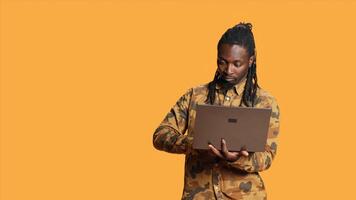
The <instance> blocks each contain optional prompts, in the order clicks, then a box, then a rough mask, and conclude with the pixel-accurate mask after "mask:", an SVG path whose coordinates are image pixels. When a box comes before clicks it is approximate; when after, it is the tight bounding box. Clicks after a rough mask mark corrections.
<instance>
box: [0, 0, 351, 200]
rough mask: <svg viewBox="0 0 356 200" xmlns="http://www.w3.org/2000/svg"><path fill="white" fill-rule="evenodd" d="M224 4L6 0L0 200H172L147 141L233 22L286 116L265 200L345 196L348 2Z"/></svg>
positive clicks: (170, 161)
mask: <svg viewBox="0 0 356 200" xmlns="http://www.w3.org/2000/svg"><path fill="white" fill-rule="evenodd" d="M223 2H224V3H222V1H217V0H216V1H215V0H205V1H178V0H170V1H163V0H160V1H144V0H141V1H128V0H127V1H114V0H111V1H108V0H104V1H99V0H98V1H89V0H87V1H84V0H77V1H66V0H62V1H54V0H53V1H50V0H47V1H45V0H39V1H18V0H13V1H9V0H6V1H5V0H3V1H1V199H2V200H23V199H26V200H30V199H31V200H32V199H33V200H48V199H51V200H56V199H58V200H63V199H87V200H89V199H106V200H109V199H179V198H180V197H181V194H182V189H183V167H184V157H183V155H175V154H168V153H165V152H160V151H157V150H155V149H154V147H153V145H152V134H153V132H154V130H155V129H156V128H157V126H158V124H159V123H160V122H161V120H162V119H163V117H164V116H165V115H166V113H167V112H168V111H169V109H170V108H171V106H172V105H173V104H174V103H175V102H176V100H177V99H178V98H179V97H180V96H181V95H182V94H183V92H185V91H186V90H187V89H188V88H190V87H193V86H196V85H198V84H201V83H206V82H208V81H210V80H211V79H212V78H213V75H214V72H215V69H216V65H215V63H216V44H217V41H218V40H219V38H220V36H221V35H222V34H223V33H224V32H225V30H226V29H227V28H229V27H231V26H233V25H235V24H237V23H238V22H240V21H247V22H251V23H252V24H253V32H254V35H255V40H256V47H257V52H258V54H257V55H258V56H257V72H258V77H259V83H260V85H261V86H262V87H263V88H265V89H266V90H268V91H269V92H270V93H271V94H272V95H274V96H275V97H276V99H277V101H278V103H279V106H280V108H281V131H280V136H279V149H278V154H277V157H276V159H275V161H274V162H273V164H272V167H271V168H270V169H269V170H267V171H265V172H262V173H261V174H262V177H263V179H264V181H265V184H266V188H267V192H268V197H269V199H272V200H279V199H280V200H285V199H288V200H290V199H350V198H352V197H353V196H354V191H353V190H354V187H355V186H354V180H355V178H356V172H355V167H356V166H355V155H354V153H355V144H354V143H355V139H356V136H355V133H356V131H355V123H354V120H355V117H354V116H355V112H356V109H355V101H356V99H355V94H354V93H355V89H354V86H355V85H356V80H355V79H356V78H355V77H354V76H355V72H356V69H355V67H356V61H355V59H354V58H355V50H354V48H355V46H356V39H355V35H356V28H355V18H356V12H355V11H356V3H352V2H351V1H336V0H335V1H331V0H330V1H297V0H294V1H268V2H265V1H257V0H253V1H237V0H234V1H223Z"/></svg>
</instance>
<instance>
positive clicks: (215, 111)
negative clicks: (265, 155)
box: [193, 104, 272, 152]
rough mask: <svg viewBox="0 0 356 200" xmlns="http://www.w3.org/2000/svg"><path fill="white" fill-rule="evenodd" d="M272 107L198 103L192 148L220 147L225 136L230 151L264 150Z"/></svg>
mask: <svg viewBox="0 0 356 200" xmlns="http://www.w3.org/2000/svg"><path fill="white" fill-rule="evenodd" d="M271 113H272V109H271V108H254V107H227V106H221V105H208V104H201V105H199V104H198V105H197V110H196V118H195V125H194V136H193V137H194V139H193V148H194V149H209V147H208V144H209V143H210V144H212V145H214V147H215V148H217V149H219V150H221V138H224V139H225V141H226V144H227V148H228V150H229V151H240V150H241V148H244V149H245V150H247V151H249V152H262V151H265V145H266V142H267V134H268V128H269V122H270V117H271Z"/></svg>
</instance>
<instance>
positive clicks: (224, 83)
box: [216, 74, 238, 94]
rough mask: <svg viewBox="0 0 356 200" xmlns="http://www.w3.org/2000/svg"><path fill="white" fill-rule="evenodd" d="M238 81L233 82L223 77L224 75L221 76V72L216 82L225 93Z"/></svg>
mask: <svg viewBox="0 0 356 200" xmlns="http://www.w3.org/2000/svg"><path fill="white" fill-rule="evenodd" d="M237 82H238V81H236V80H234V81H232V82H229V81H227V80H225V79H224V78H223V76H221V74H219V76H218V77H217V80H216V83H217V84H218V85H219V86H220V87H221V90H222V91H223V93H224V94H226V92H227V91H228V90H229V89H231V88H233V87H234V85H236V83H237Z"/></svg>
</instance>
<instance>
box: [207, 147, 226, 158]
mask: <svg viewBox="0 0 356 200" xmlns="http://www.w3.org/2000/svg"><path fill="white" fill-rule="evenodd" d="M209 148H210V149H211V151H212V152H213V153H214V154H215V155H216V156H218V157H220V158H224V156H223V155H221V153H220V151H219V150H217V149H216V148H215V147H214V146H213V145H212V144H209Z"/></svg>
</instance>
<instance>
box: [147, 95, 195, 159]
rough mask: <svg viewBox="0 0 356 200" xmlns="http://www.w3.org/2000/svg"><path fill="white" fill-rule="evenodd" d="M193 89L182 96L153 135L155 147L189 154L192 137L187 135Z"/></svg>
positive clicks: (170, 151)
mask: <svg viewBox="0 0 356 200" xmlns="http://www.w3.org/2000/svg"><path fill="white" fill-rule="evenodd" d="M192 92H193V89H192V88H191V89H189V90H188V91H187V92H186V93H185V94H184V95H182V96H181V97H180V98H179V99H178V101H177V102H176V104H175V105H174V106H173V107H172V108H171V109H170V111H169V112H168V113H167V115H166V116H165V118H164V119H163V121H162V122H161V123H160V125H159V126H158V128H157V129H156V130H155V131H154V134H153V146H154V147H155V148H156V149H158V150H161V151H166V152H169V153H177V154H187V153H188V152H189V151H190V150H191V145H192V142H193V138H192V137H188V135H187V134H185V132H186V130H187V127H188V121H189V119H188V118H189V104H190V100H191V95H192Z"/></svg>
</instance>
